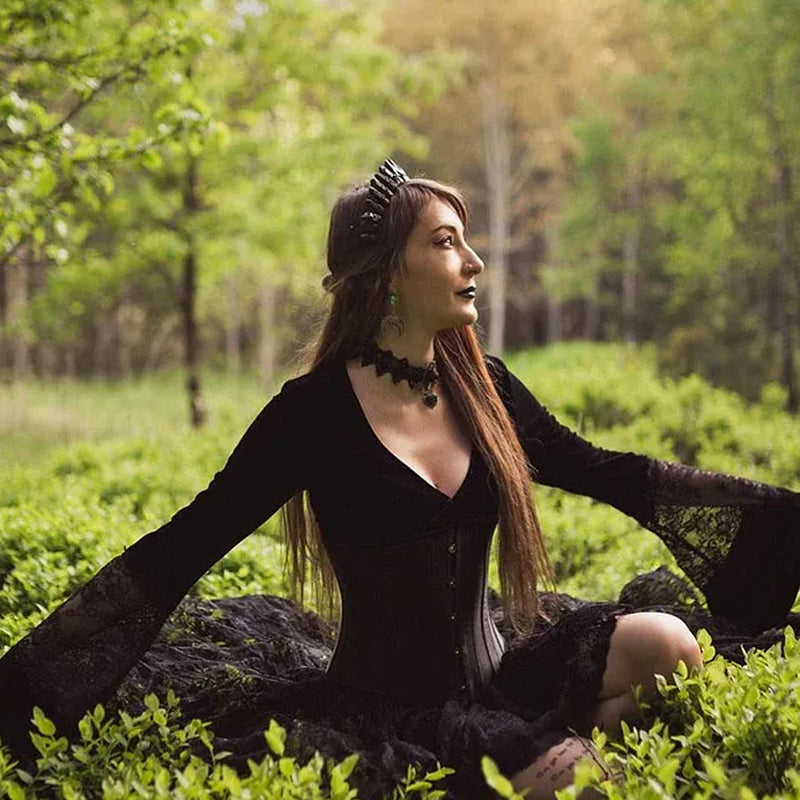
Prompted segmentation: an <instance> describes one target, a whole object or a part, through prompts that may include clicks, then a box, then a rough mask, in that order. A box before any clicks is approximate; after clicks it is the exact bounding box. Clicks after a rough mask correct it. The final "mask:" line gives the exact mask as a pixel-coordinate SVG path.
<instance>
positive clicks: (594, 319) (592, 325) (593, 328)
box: [583, 295, 600, 342]
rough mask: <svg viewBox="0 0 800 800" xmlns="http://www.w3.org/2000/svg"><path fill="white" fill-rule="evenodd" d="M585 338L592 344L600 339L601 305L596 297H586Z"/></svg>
mask: <svg viewBox="0 0 800 800" xmlns="http://www.w3.org/2000/svg"><path fill="white" fill-rule="evenodd" d="M583 338H584V339H588V340H589V341H592V342H596V341H597V340H598V339H599V338H600V304H599V303H598V302H597V298H596V297H595V296H594V295H589V296H587V297H586V309H585V317H584V321H583Z"/></svg>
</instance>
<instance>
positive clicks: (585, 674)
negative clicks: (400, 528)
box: [114, 596, 626, 798]
mask: <svg viewBox="0 0 800 800" xmlns="http://www.w3.org/2000/svg"><path fill="white" fill-rule="evenodd" d="M494 605H495V606H497V604H496V602H495V604H494ZM625 610H626V608H625V607H623V606H620V605H612V604H585V605H581V606H580V607H577V608H574V609H573V610H571V611H570V612H569V613H566V614H564V615H563V616H562V618H561V619H560V620H559V621H558V622H557V623H555V624H552V625H551V624H548V623H544V622H543V623H541V624H540V625H539V626H538V627H537V629H536V630H535V632H534V633H533V634H531V635H530V636H528V637H525V638H524V639H522V640H519V641H514V642H513V643H512V644H511V645H510V646H509V648H508V650H507V652H506V653H505V654H504V656H503V660H502V662H501V666H500V669H499V671H498V673H497V674H496V675H495V677H494V679H493V681H492V683H491V684H490V685H489V686H487V687H486V688H485V689H483V690H482V691H481V693H480V694H479V695H478V696H476V697H474V698H471V699H468V698H460V697H457V698H454V699H451V700H448V701H447V702H445V703H444V704H443V705H437V706H417V705H412V704H409V703H408V702H405V701H402V700H400V699H396V698H392V697H389V696H386V695H381V694H377V693H375V692H371V691H366V690H362V689H357V688H355V687H352V686H348V685H346V684H343V683H340V682H338V681H336V680H333V679H332V678H328V677H327V676H326V674H325V665H326V663H327V660H328V658H329V656H330V647H329V644H330V637H329V632H328V631H326V629H325V626H324V625H323V624H322V623H321V622H320V620H319V619H318V618H316V617H315V616H314V615H313V614H308V613H302V612H300V611H298V610H297V608H296V607H295V606H294V605H293V604H292V603H291V602H290V601H287V600H285V599H282V598H277V597H272V596H254V597H244V598H237V599H225V600H217V601H193V600H188V601H185V602H184V603H183V604H182V605H181V607H180V608H179V609H178V611H177V612H176V614H175V615H174V616H173V617H172V618H171V620H170V621H169V622H168V624H167V625H166V626H165V629H164V630H163V631H162V633H161V635H160V636H159V638H158V639H157V641H156V642H155V643H154V645H153V647H152V648H151V649H150V650H149V651H148V653H147V654H146V655H145V656H144V658H143V659H142V660H141V661H140V662H139V664H138V665H137V666H136V667H135V668H134V670H133V672H132V673H131V674H130V675H129V677H128V678H127V679H126V681H125V682H124V683H123V685H122V686H121V687H120V689H119V690H118V692H117V694H116V696H115V699H114V704H116V705H118V706H121V707H125V708H129V709H132V710H135V709H136V708H137V706H138V705H139V704H140V703H141V700H142V698H143V696H144V695H145V694H146V693H147V692H150V691H156V692H160V693H163V692H165V691H166V690H167V689H169V688H171V689H173V690H174V691H175V692H176V694H178V696H179V697H180V698H181V701H182V704H181V708H182V713H183V715H184V716H186V717H199V718H201V719H205V720H208V721H210V722H211V724H212V728H213V730H214V733H215V735H216V740H215V742H216V745H217V747H218V749H222V750H226V751H229V752H230V753H231V756H230V757H229V763H232V765H234V766H241V767H242V768H245V767H246V763H247V759H249V758H253V759H259V758H261V757H263V756H264V755H265V753H266V752H267V746H266V743H265V739H264V734H263V731H264V729H265V728H266V726H267V724H268V722H269V720H270V719H271V718H272V719H276V720H277V721H278V722H279V723H280V724H281V725H283V726H284V727H285V728H286V730H287V733H288V737H287V747H288V749H289V751H290V752H291V753H293V754H295V755H297V756H299V757H301V758H306V757H309V756H310V755H311V754H312V753H313V752H314V751H319V752H320V753H322V754H323V755H325V756H328V757H331V758H335V759H337V760H341V759H343V758H344V757H345V756H347V755H349V754H350V753H352V752H358V753H359V755H360V758H359V765H358V767H357V770H356V773H355V774H354V780H355V782H357V784H358V786H359V790H360V796H363V797H365V798H373V797H374V798H379V797H382V796H383V795H384V794H386V793H388V792H389V791H390V790H391V788H392V787H393V786H394V785H395V784H396V783H397V782H399V781H400V780H401V779H402V778H403V777H404V776H405V774H406V769H407V766H408V765H409V764H417V765H419V767H420V768H421V769H423V770H428V769H434V768H435V767H436V765H437V763H439V764H442V765H445V766H449V767H453V768H454V769H455V771H456V772H455V774H454V775H453V776H451V777H450V778H449V779H448V784H447V785H448V788H449V789H450V792H451V796H452V797H454V798H461V797H469V798H475V797H479V796H481V795H480V793H481V791H482V790H481V787H483V786H484V782H483V779H482V777H481V774H480V760H481V756H482V755H484V754H486V755H489V756H491V757H492V758H493V759H494V760H495V761H496V762H497V764H498V766H499V767H500V769H501V770H502V771H503V772H504V773H505V774H506V775H513V774H514V773H515V772H517V771H519V770H520V769H522V768H524V767H525V766H527V765H528V764H530V763H531V762H532V761H533V760H535V759H536V758H537V756H539V755H541V754H542V753H544V752H545V751H546V750H548V749H549V748H550V747H552V746H553V745H555V744H557V743H558V742H559V741H561V740H562V739H564V738H565V737H567V736H570V735H573V733H574V731H573V732H571V730H570V729H571V728H573V726H575V725H577V724H579V721H580V720H581V719H582V718H584V717H585V716H586V713H587V712H588V711H589V710H590V709H591V708H592V706H594V705H595V703H596V702H597V698H598V695H599V692H600V687H601V684H602V676H603V672H604V670H605V663H606V656H607V653H608V646H609V640H610V638H611V635H612V633H613V631H614V627H615V624H616V618H617V617H618V616H619V615H620V614H621V613H624V612H625ZM496 613H497V615H498V617H499V608H496ZM500 621H501V620H500ZM420 657H421V658H424V654H420Z"/></svg>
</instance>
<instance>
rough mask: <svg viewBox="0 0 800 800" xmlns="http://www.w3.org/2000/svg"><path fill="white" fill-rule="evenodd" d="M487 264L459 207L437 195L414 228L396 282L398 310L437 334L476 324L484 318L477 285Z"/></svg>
mask: <svg viewBox="0 0 800 800" xmlns="http://www.w3.org/2000/svg"><path fill="white" fill-rule="evenodd" d="M483 269H484V265H483V261H481V259H480V257H479V256H478V254H477V253H476V252H475V251H474V250H473V249H472V248H471V247H470V246H469V245H468V244H467V242H466V240H465V238H464V226H463V225H462V223H461V219H460V217H459V216H458V214H457V213H456V211H455V209H454V208H453V207H452V206H451V205H450V204H449V203H447V202H445V201H444V200H439V199H438V198H437V199H434V200H431V202H430V203H428V205H427V206H425V208H424V209H423V210H422V213H421V214H420V215H419V217H418V219H417V221H416V223H415V225H414V227H413V228H412V230H411V234H410V236H409V237H408V241H407V242H406V245H405V247H404V248H403V252H402V257H401V264H400V268H399V270H398V271H397V272H396V273H395V275H394V276H393V277H392V280H391V282H390V288H392V289H393V290H394V291H395V292H397V294H398V296H399V297H398V303H397V308H396V311H397V313H398V314H399V315H400V316H401V317H402V318H403V320H404V322H405V323H406V326H413V327H414V328H416V329H418V330H419V332H421V333H430V334H431V335H433V334H435V333H436V332H437V331H440V330H444V329H446V328H457V327H461V326H462V325H470V324H472V323H473V322H475V320H477V319H478V312H477V310H476V308H475V291H474V287H475V285H476V284H475V277H476V276H477V275H479V274H480V273H481V272H483ZM470 289H472V291H471V292H470V291H469V290H470ZM465 290H467V291H466V293H464V292H465Z"/></svg>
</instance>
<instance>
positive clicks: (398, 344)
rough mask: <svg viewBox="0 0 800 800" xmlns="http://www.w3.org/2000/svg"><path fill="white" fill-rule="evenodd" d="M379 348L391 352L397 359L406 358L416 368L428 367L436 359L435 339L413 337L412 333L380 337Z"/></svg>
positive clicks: (420, 336)
mask: <svg viewBox="0 0 800 800" xmlns="http://www.w3.org/2000/svg"><path fill="white" fill-rule="evenodd" d="M377 345H378V347H380V348H381V350H391V352H392V355H394V356H396V357H397V358H406V359H408V363H409V364H411V365H412V366H415V367H426V366H428V364H430V363H431V361H433V359H434V354H435V351H434V348H433V337H432V336H430V335H417V336H415V335H413V333H412V332H411V331H404V332H403V334H402V335H400V336H398V335H397V334H394V333H387V334H386V335H385V336H380V337H378V341H377Z"/></svg>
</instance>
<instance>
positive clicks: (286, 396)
mask: <svg viewBox="0 0 800 800" xmlns="http://www.w3.org/2000/svg"><path fill="white" fill-rule="evenodd" d="M336 367H337V365H336V364H324V365H322V366H319V367H314V368H313V369H311V370H308V371H306V372H303V373H302V374H300V375H297V376H295V377H293V378H289V379H287V380H286V381H284V382H283V384H281V387H280V390H279V391H278V393H277V394H276V395H275V399H279V401H280V402H282V403H285V404H291V405H292V406H295V407H296V408H298V409H303V408H305V409H309V408H310V407H311V406H312V405H313V406H315V407H318V406H319V405H320V403H322V402H323V401H324V400H325V398H326V397H328V396H329V395H331V394H332V393H335V392H336V391H337V390H339V389H340V385H339V384H340V382H339V381H337V380H336V378H337V370H336ZM342 369H343V368H342Z"/></svg>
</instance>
